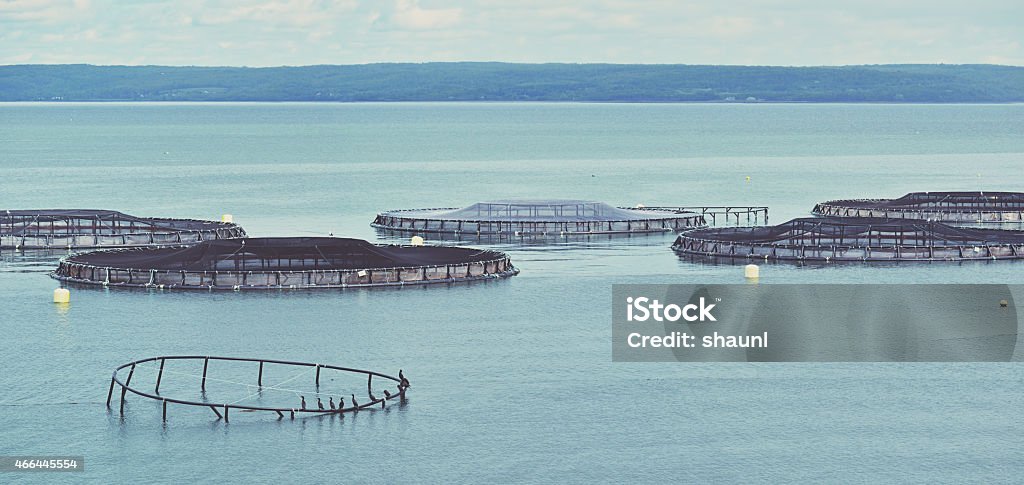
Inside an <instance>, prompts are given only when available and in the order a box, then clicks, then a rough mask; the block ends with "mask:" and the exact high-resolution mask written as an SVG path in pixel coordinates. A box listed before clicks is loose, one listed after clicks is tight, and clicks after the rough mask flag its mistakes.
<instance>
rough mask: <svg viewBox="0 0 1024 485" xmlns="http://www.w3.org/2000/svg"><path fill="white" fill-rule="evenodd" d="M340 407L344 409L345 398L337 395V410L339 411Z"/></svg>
mask: <svg viewBox="0 0 1024 485" xmlns="http://www.w3.org/2000/svg"><path fill="white" fill-rule="evenodd" d="M342 409H345V398H343V397H340V396H339V397H338V410H339V411H340V410H342Z"/></svg>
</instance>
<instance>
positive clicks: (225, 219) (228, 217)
mask: <svg viewBox="0 0 1024 485" xmlns="http://www.w3.org/2000/svg"><path fill="white" fill-rule="evenodd" d="M220 222H228V223H230V222H235V218H234V217H233V216H232V215H231V214H224V215H222V216H220Z"/></svg>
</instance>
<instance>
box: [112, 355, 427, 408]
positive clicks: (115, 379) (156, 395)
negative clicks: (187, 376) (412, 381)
mask: <svg viewBox="0 0 1024 485" xmlns="http://www.w3.org/2000/svg"><path fill="white" fill-rule="evenodd" d="M168 360H202V361H203V377H202V384H201V389H202V390H203V391H205V390H206V374H207V368H208V366H209V363H210V361H211V360H222V361H233V362H256V363H259V371H258V375H257V387H262V386H263V366H264V364H279V365H290V366H301V367H315V368H316V381H315V383H316V387H317V389H319V388H320V371H321V369H332V370H337V371H342V372H352V373H360V374H366V376H367V381H366V385H367V390H370V391H371V393H372V385H373V378H374V377H379V378H382V379H387V380H390V381H393V382H396V383H399V384H402V379H399V378H398V377H394V376H389V375H387V374H381V373H380V372H374V371H369V370H363V369H353V368H350V367H339V366H335V365H327V364H314V363H309V362H293V361H287V360H275V359H255V358H246V357H215V356H207V355H164V356H160V357H150V358H147V359H140V360H135V361H132V362H129V363H127V364H123V365H121V366H119V367H117V368H116V369H114V374H113V376H111V378H110V389H109V390H108V391H107V407H108V408H109V407H110V401H111V399H112V398H113V395H114V386H119V387H120V388H121V400H120V407H119V412H120V414H121V415H122V416H123V415H124V403H125V396H126V395H127V393H129V392H131V393H132V394H136V395H138V396H142V397H145V398H148V399H153V400H156V401H161V402H162V403H163V406H162V407H163V420H164V421H167V404H168V403H172V404H181V405H185V406H196V407H205V408H210V409H211V410H213V412H214V414H216V415H217V418H218V419H223V420H224V421H225V422H228V419H229V414H228V413H229V410H231V409H242V410H249V411H269V412H275V413H277V416H278V419H281V418H284V414H285V413H288V414H289V416H290V417H291V418H295V413H309V414H343V413H350V412H356V411H359V410H361V409H366V408H371V407H375V406H380V407H384V406H385V405H386V403H387V401H389V400H393V399H405V393H406V391H407V390H406V388H405V387H403V386H399V387H400V390H399V392H396V393H395V394H391V395H390V396H389V397H382V398H378V399H377V400H374V401H370V402H367V403H365V404H360V405H358V406H352V407H348V408H344V409H334V410H331V409H326V410H321V409H308V408H307V409H302V408H291V407H269V406H249V405H245V404H233V403H211V402H200V401H192V400H188V399H177V398H171V397H165V396H161V395H160V381H161V380H162V378H163V370H164V364H165V363H166V361H168ZM155 361H159V362H160V371H159V373H158V374H157V378H156V384H155V387H154V390H153V392H146V391H142V390H139V389H137V388H135V387H132V386H131V382H132V377H133V376H134V374H135V366H137V365H138V364H143V363H146V362H155ZM122 369H129V371H128V377H127V378H125V380H123V381H122V380H121V378H120V376H118V372H119V371H121V370H122Z"/></svg>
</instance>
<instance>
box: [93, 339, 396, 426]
mask: <svg viewBox="0 0 1024 485" xmlns="http://www.w3.org/2000/svg"><path fill="white" fill-rule="evenodd" d="M409 387H410V383H409V379H408V378H406V376H405V374H404V373H403V372H402V371H401V370H399V371H398V376H397V377H396V376H391V375H387V374H382V373H380V372H374V371H369V370H363V369H354V368H349V367H340V366H335V365H327V364H318V363H310V362H293V361H287V360H273V359H256V358H244V357H213V356H201V355H167V356H160V357H150V358H147V359H140V360H135V361H132V362H129V363H127V364H124V365H121V366H118V367H117V368H116V369H114V374H113V376H112V377H111V378H110V388H109V390H108V391H107V407H108V408H109V407H110V403H111V401H112V400H113V399H114V390H115V388H116V389H118V390H119V392H118V394H119V404H118V407H119V413H120V414H121V415H122V416H123V415H124V413H125V404H126V401H127V397H128V394H129V393H131V394H133V395H136V396H141V397H143V398H146V399H149V400H153V401H157V402H159V403H160V405H161V408H162V417H163V420H164V421H167V414H168V407H169V405H171V404H173V405H176V406H188V407H193V408H208V409H209V410H210V411H212V412H213V414H214V415H215V416H216V417H217V419H223V420H224V421H225V422H228V421H230V419H231V411H241V412H260V411H263V412H269V413H275V414H276V416H277V418H278V419H281V418H284V417H285V415H287V416H289V418H291V419H294V418H295V415H296V414H299V415H302V414H307V415H324V414H337V415H342V414H346V413H354V412H358V411H361V410H372V409H378V408H380V409H384V408H386V407H387V404H388V401H392V400H395V399H398V400H401V401H404V400H405V397H406V393H407V392H408V389H409Z"/></svg>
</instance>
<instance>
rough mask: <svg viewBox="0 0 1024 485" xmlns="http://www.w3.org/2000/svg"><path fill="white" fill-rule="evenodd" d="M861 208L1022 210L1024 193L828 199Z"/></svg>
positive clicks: (930, 193)
mask: <svg viewBox="0 0 1024 485" xmlns="http://www.w3.org/2000/svg"><path fill="white" fill-rule="evenodd" d="M823 204H828V205H839V206H846V207H858V208H881V209H885V208H888V209H969V210H992V211H999V210H1022V209H1024V193H1021V192H911V193H909V194H907V195H904V196H903V197H900V198H898V199H849V200H833V201H829V202H824V203H823Z"/></svg>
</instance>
